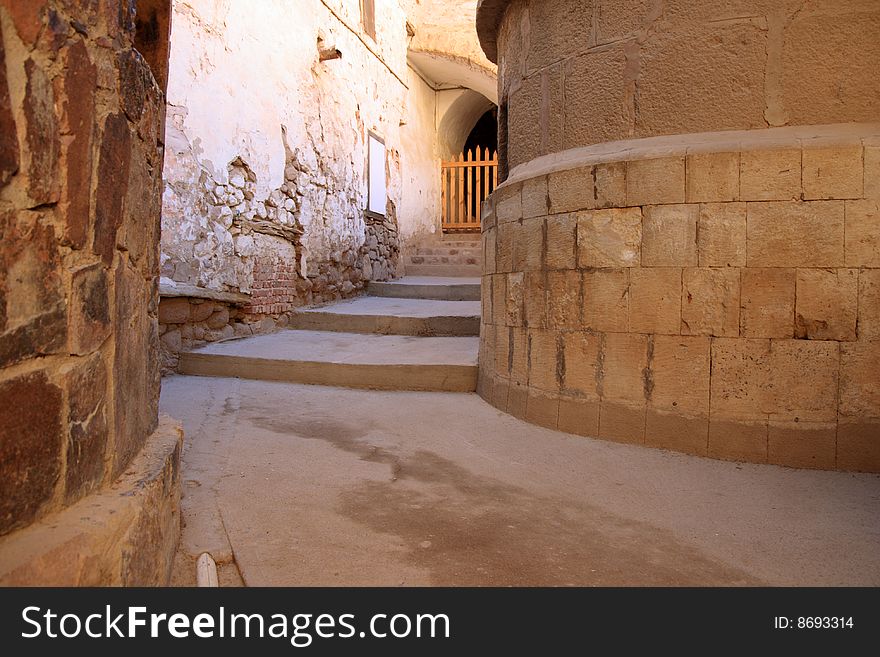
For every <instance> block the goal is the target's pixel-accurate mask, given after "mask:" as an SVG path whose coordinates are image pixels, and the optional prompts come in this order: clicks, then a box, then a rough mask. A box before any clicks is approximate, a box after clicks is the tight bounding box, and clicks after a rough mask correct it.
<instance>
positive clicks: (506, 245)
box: [495, 223, 519, 273]
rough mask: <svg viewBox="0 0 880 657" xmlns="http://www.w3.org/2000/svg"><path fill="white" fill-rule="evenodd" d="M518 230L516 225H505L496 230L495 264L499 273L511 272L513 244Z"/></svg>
mask: <svg viewBox="0 0 880 657" xmlns="http://www.w3.org/2000/svg"><path fill="white" fill-rule="evenodd" d="M518 228H519V227H518V226H517V225H516V224H512V223H506V224H501V225H499V226H498V228H497V229H496V230H497V232H498V237H497V240H498V243H497V245H496V247H495V263H496V266H497V269H498V272H499V273H501V272H510V271H513V249H514V246H513V243H514V240H515V239H516V237H517V233H516V229H518Z"/></svg>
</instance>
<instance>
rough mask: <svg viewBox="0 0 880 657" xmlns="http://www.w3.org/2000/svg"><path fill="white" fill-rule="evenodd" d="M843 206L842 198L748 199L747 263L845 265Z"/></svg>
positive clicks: (769, 264) (752, 264)
mask: <svg viewBox="0 0 880 657" xmlns="http://www.w3.org/2000/svg"><path fill="white" fill-rule="evenodd" d="M843 207H844V206H843V201H811V202H808V203H797V202H793V203H749V205H748V218H747V222H748V225H747V234H748V237H747V239H748V246H747V248H748V258H747V263H748V266H749V267H842V266H843V260H844V258H843V235H844V222H843ZM805 235H809V236H810V239H804V236H805Z"/></svg>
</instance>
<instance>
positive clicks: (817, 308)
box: [795, 269, 859, 340]
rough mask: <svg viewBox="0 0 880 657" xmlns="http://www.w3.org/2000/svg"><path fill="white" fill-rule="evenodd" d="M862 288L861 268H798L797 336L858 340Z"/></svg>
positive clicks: (815, 338)
mask: <svg viewBox="0 0 880 657" xmlns="http://www.w3.org/2000/svg"><path fill="white" fill-rule="evenodd" d="M858 288H859V272H858V270H857V269H798V272H797V293H796V298H797V305H796V306H795V337H797V338H801V339H808V340H855V339H856V318H857V315H858V303H859V293H858Z"/></svg>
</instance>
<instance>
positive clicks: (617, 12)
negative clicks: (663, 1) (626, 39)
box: [595, 0, 652, 43]
mask: <svg viewBox="0 0 880 657" xmlns="http://www.w3.org/2000/svg"><path fill="white" fill-rule="evenodd" d="M595 6H596V19H595V20H596V23H597V24H596V27H597V37H598V43H606V42H609V41H616V40H618V39H619V38H620V37H623V36H627V35H631V34H633V33H634V32H636V31H637V30H639V29H640V28H641V27H643V26H644V24H645V22H646V21H647V20H648V15H649V14H650V10H651V6H652V5H651V2H650V0H598V2H597V3H596V5H595Z"/></svg>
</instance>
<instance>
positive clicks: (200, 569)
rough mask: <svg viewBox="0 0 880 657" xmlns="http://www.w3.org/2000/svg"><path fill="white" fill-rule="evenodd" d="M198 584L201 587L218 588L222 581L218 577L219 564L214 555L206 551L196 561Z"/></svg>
mask: <svg viewBox="0 0 880 657" xmlns="http://www.w3.org/2000/svg"><path fill="white" fill-rule="evenodd" d="M196 585H197V586H198V587H199V588H217V587H219V586H220V582H219V580H218V579H217V564H216V563H214V559H213V557H211V555H210V554H208V553H207V552H205V553H204V554H203V555H202V556H200V557H199V560H198V562H196Z"/></svg>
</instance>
